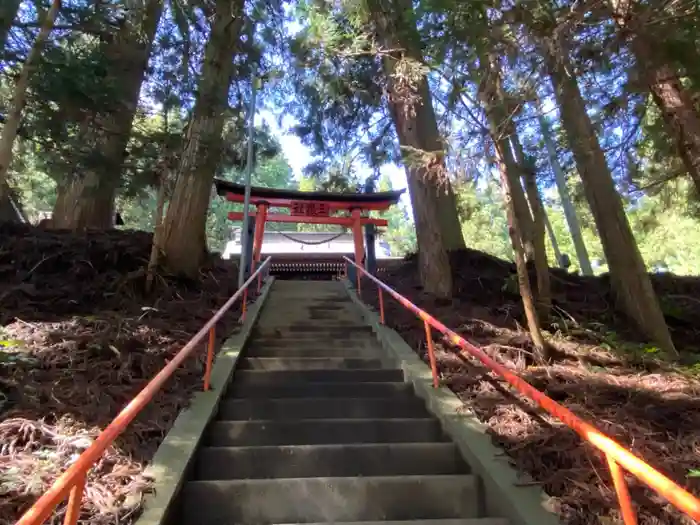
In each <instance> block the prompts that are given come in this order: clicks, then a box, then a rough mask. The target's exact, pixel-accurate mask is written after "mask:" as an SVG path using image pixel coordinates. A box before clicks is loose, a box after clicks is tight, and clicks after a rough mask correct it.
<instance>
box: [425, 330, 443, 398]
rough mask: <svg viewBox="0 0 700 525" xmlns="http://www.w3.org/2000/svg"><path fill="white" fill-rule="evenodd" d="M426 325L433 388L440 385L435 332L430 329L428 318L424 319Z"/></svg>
mask: <svg viewBox="0 0 700 525" xmlns="http://www.w3.org/2000/svg"><path fill="white" fill-rule="evenodd" d="M423 324H424V325H425V341H426V343H427V345H428V359H429V360H430V370H431V371H432V373H433V388H438V387H439V386H440V378H439V377H438V370H437V362H436V360H435V346H434V345H433V333H432V330H431V329H430V323H429V322H428V321H427V320H424V321H423Z"/></svg>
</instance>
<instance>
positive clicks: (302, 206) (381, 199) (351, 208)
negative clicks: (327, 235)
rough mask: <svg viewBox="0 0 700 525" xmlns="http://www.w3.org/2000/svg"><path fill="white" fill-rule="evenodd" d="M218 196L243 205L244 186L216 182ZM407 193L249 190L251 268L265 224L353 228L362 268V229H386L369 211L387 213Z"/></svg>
mask: <svg viewBox="0 0 700 525" xmlns="http://www.w3.org/2000/svg"><path fill="white" fill-rule="evenodd" d="M214 186H215V187H216V193H217V194H218V195H220V196H222V197H224V196H225V197H226V199H227V200H228V201H230V202H238V203H241V204H243V202H244V198H245V186H244V185H243V184H235V183H233V182H228V181H225V180H221V179H215V180H214ZM403 192H404V190H399V191H385V192H379V193H333V192H319V191H315V192H307V191H297V190H282V189H272V188H260V187H255V186H254V187H251V188H250V204H252V205H253V206H255V208H256V210H255V212H253V213H251V214H250V216H252V217H254V218H255V239H254V243H253V260H252V261H251V268H253V269H254V268H255V266H256V265H257V263H258V262H259V261H260V254H261V251H262V238H263V232H264V231H265V223H266V222H292V223H294V222H295V223H302V224H336V225H340V226H345V227H350V228H352V232H353V239H354V243H355V261H356V262H357V264H359V265H363V259H364V246H363V242H362V226H363V225H365V224H374V225H375V226H386V225H387V221H386V220H385V219H375V218H371V217H369V212H370V211H385V210H387V209H389V207H391V206H392V205H393V204H396V203H397V202H398V201H399V199H400V198H401V195H402V194H403ZM270 208H288V209H289V211H290V214H289V215H287V214H284V213H269V210H270ZM228 218H229V219H230V220H232V221H240V220H243V212H233V211H232V212H229V214H228ZM244 235H245V232H244Z"/></svg>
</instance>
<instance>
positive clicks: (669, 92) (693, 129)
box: [632, 36, 700, 193]
mask: <svg viewBox="0 0 700 525" xmlns="http://www.w3.org/2000/svg"><path fill="white" fill-rule="evenodd" d="M632 49H633V51H634V54H635V56H636V58H637V63H638V65H639V67H640V68H641V70H642V74H643V75H644V77H645V78H646V81H647V83H648V85H649V90H650V92H651V96H652V99H653V100H654V103H655V104H656V106H657V107H658V108H659V111H661V115H662V116H663V119H664V124H665V127H666V131H667V133H668V134H669V136H670V137H671V138H672V139H673V141H674V142H675V144H676V148H677V150H678V155H679V156H680V158H681V160H682V161H683V165H684V166H685V169H686V170H687V171H688V174H689V175H690V178H691V179H692V181H693V184H694V185H695V188H696V190H697V191H698V192H699V193H700V113H699V112H698V111H697V109H696V108H695V105H694V103H693V98H692V97H691V96H690V93H688V91H687V90H686V89H685V88H684V87H683V84H681V79H680V78H679V76H678V74H677V73H676V72H675V71H674V70H673V69H672V68H671V66H670V65H669V64H666V63H663V62H657V61H656V60H655V59H654V56H653V52H652V49H651V45H650V42H649V41H647V40H643V39H642V37H639V36H637V37H635V39H634V42H633V44H632Z"/></svg>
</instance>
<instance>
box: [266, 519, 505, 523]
mask: <svg viewBox="0 0 700 525" xmlns="http://www.w3.org/2000/svg"><path fill="white" fill-rule="evenodd" d="M275 525H292V524H289V523H288V524H282V523H278V524H275ZM305 525H509V523H508V520H506V519H503V518H472V519H466V520H462V519H454V520H450V519H445V520H407V521H336V522H333V523H332V524H331V523H306V524H305Z"/></svg>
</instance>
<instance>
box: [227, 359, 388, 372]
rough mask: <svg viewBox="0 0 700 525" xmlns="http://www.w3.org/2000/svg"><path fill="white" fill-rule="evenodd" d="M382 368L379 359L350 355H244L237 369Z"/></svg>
mask: <svg viewBox="0 0 700 525" xmlns="http://www.w3.org/2000/svg"><path fill="white" fill-rule="evenodd" d="M367 368H370V369H371V368H383V367H382V360H381V359H361V358H352V357H289V358H286V357H285V358H282V357H244V358H243V359H242V360H241V361H240V364H239V365H238V369H239V370H319V369H321V370H322V369H335V370H361V369H367Z"/></svg>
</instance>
